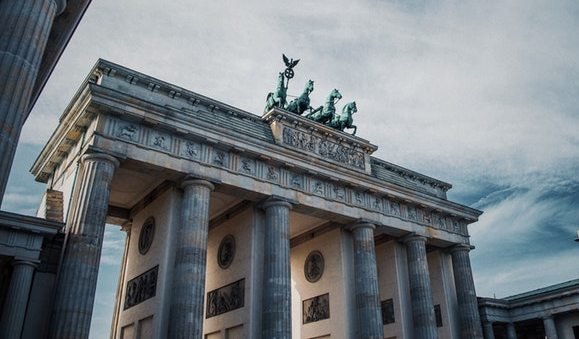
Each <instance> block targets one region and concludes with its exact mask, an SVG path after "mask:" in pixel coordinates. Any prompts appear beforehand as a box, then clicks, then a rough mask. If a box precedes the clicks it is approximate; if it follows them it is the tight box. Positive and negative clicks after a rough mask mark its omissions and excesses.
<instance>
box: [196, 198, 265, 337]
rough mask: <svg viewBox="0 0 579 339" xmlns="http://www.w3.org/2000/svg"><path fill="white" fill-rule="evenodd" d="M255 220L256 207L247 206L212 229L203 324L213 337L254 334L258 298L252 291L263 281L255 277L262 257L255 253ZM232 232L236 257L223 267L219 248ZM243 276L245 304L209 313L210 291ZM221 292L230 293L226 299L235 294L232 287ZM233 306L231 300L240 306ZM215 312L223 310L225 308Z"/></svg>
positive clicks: (209, 241) (230, 305) (221, 294)
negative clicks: (253, 319)
mask: <svg viewBox="0 0 579 339" xmlns="http://www.w3.org/2000/svg"><path fill="white" fill-rule="evenodd" d="M253 220H254V216H253V210H252V209H247V210H245V211H244V212H243V213H241V214H238V215H236V216H235V217H233V218H231V219H229V220H227V221H226V222H224V223H223V224H221V225H218V226H217V227H215V228H214V229H212V230H210V232H209V239H208V243H207V277H206V280H205V321H204V323H203V332H204V333H205V335H208V337H209V338H211V336H212V335H216V336H218V337H219V338H223V337H221V336H220V335H223V334H225V333H227V334H228V335H229V336H227V337H231V335H239V336H238V337H239V338H250V337H251V335H250V334H249V331H250V324H249V323H250V321H251V319H250V316H251V313H252V305H254V304H255V300H253V299H254V298H255V297H254V296H252V294H250V291H251V290H253V289H258V288H260V287H259V286H260V284H259V283H257V284H256V282H254V281H252V279H251V272H252V266H254V265H255V261H256V259H257V257H258V256H259V254H258V253H254V252H253V248H254V246H253V245H254V242H255V241H256V240H257V239H255V238H253V237H252V227H253ZM228 235H231V236H232V237H233V239H234V243H235V246H234V251H233V258H232V260H231V262H230V263H229V266H228V267H225V266H224V267H225V268H221V267H220V265H219V263H218V254H219V247H220V244H221V242H222V241H223V239H224V238H225V237H226V236H228ZM226 258H227V257H224V258H222V264H223V263H227V262H228V261H227V260H225V259H226ZM223 260H225V261H223ZM242 279H244V291H243V296H244V297H243V307H239V308H236V309H232V310H230V311H225V312H223V313H221V314H218V315H213V316H210V315H211V314H207V311H208V308H207V307H208V306H207V303H208V297H207V294H208V293H209V292H211V291H215V290H217V289H220V288H223V287H225V286H228V285H229V284H232V283H235V282H237V281H240V280H242ZM221 291H223V292H225V293H227V295H225V298H226V299H227V300H226V301H228V302H229V301H231V300H230V298H231V296H230V295H229V294H230V293H229V292H230V289H223V290H220V291H219V292H217V293H218V294H215V295H220V296H224V294H223V292H221ZM216 302H218V301H216ZM232 305H233V304H231V303H228V307H237V306H235V305H233V306H232ZM237 305H238V304H237ZM214 312H217V313H220V312H221V311H214ZM236 338H237V337H236Z"/></svg>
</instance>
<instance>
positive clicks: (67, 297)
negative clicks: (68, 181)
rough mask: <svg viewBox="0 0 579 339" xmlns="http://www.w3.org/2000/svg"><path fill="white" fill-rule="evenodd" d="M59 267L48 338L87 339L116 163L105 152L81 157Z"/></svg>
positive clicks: (116, 161)
mask: <svg viewBox="0 0 579 339" xmlns="http://www.w3.org/2000/svg"><path fill="white" fill-rule="evenodd" d="M81 161H82V166H81V173H80V175H79V177H78V178H77V183H76V185H75V187H76V190H75V193H74V199H73V200H72V201H73V202H72V203H73V206H72V210H71V214H70V215H69V217H68V221H67V229H66V232H67V240H66V245H65V249H64V256H63V260H62V263H61V266H60V271H59V277H58V283H57V290H56V299H55V304H54V314H53V320H52V324H51V326H52V327H51V332H50V337H51V338H58V339H72V338H88V335H89V330H90V322H91V316H92V309H93V305H94V297H95V291H96V283H97V276H98V269H99V263H100V257H101V251H102V244H103V236H104V232H105V222H106V217H107V210H108V204H109V196H110V190H111V181H112V179H113V174H114V172H115V169H116V168H117V167H118V165H119V162H118V160H117V159H115V158H113V157H111V156H109V155H106V154H86V155H84V156H83V157H82V158H81Z"/></svg>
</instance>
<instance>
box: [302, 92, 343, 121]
mask: <svg viewBox="0 0 579 339" xmlns="http://www.w3.org/2000/svg"><path fill="white" fill-rule="evenodd" d="M340 99H342V94H340V92H339V91H338V90H337V89H335V88H334V89H333V90H332V91H331V92H330V94H329V95H328V97H327V98H326V102H325V103H324V105H323V106H320V107H318V108H316V109H315V110H313V111H312V112H311V113H310V114H308V115H306V118H308V119H311V120H314V121H317V122H319V123H322V124H325V123H327V122H328V121H330V120H331V119H332V117H333V116H334V114H335V113H336V103H337V102H338V100H340Z"/></svg>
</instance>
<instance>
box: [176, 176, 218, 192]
mask: <svg viewBox="0 0 579 339" xmlns="http://www.w3.org/2000/svg"><path fill="white" fill-rule="evenodd" d="M187 186H205V187H207V188H209V190H210V191H213V190H214V189H215V185H213V184H212V183H211V182H209V181H207V180H203V179H195V178H192V177H187V178H185V179H184V180H183V181H182V182H181V188H185V187H187Z"/></svg>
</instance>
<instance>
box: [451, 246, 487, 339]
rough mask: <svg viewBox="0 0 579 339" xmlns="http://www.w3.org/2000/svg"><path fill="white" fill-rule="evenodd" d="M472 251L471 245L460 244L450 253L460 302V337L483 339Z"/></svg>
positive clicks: (464, 338) (463, 338)
mask: <svg viewBox="0 0 579 339" xmlns="http://www.w3.org/2000/svg"><path fill="white" fill-rule="evenodd" d="M470 249H471V247H470V246H469V245H466V244H460V245H457V246H454V247H453V248H452V249H451V251H450V253H451V256H452V270H453V272H454V283H455V286H456V297H457V300H458V318H459V322H460V337H461V338H462V339H482V337H483V334H482V328H481V322H480V316H479V313H478V301H477V299H476V291H475V287H474V280H473V277H472V269H471V266H470V257H469V251H470Z"/></svg>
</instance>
